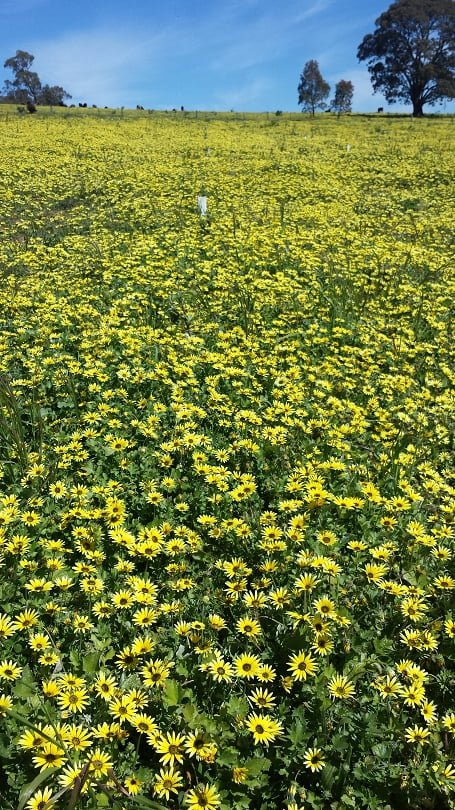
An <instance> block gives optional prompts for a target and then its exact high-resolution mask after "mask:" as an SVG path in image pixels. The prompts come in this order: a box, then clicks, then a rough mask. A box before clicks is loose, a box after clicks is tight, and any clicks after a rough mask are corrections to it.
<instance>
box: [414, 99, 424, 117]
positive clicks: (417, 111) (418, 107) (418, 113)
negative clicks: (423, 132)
mask: <svg viewBox="0 0 455 810" xmlns="http://www.w3.org/2000/svg"><path fill="white" fill-rule="evenodd" d="M412 114H413V116H414V118H421V117H422V115H423V103H422V101H421V99H420V98H418V99H416V100H415V101H413V102H412Z"/></svg>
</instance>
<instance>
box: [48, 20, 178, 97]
mask: <svg viewBox="0 0 455 810" xmlns="http://www.w3.org/2000/svg"><path fill="white" fill-rule="evenodd" d="M168 46H169V35H168V34H167V32H163V33H160V34H154V35H144V34H143V33H142V34H141V33H139V32H137V31H129V32H128V31H105V30H98V29H97V30H91V31H85V32H84V31H79V32H76V33H70V34H65V35H63V36H61V37H60V38H59V39H56V40H49V41H47V42H46V41H44V42H43V41H42V42H36V43H34V48H35V50H34V52H35V53H37V54H38V56H37V57H36V60H35V65H36V70H37V72H38V73H39V75H40V77H41V79H42V80H43V81H44V82H49V83H50V84H54V83H58V84H60V85H62V86H63V87H64V88H65V89H66V90H68V91H69V92H70V93H71V95H72V96H73V98H74V99H76V100H77V99H81V100H87V101H88V102H89V103H92V102H93V103H94V102H96V103H98V104H106V105H108V106H110V105H113V106H115V105H117V104H119V103H122V101H121V99H122V98H124V97H125V101H127V100H128V98H129V97H130V95H131V93H130V90H129V88H130V86H131V85H132V84H134V83H135V81H136V80H137V77H138V75H139V76H140V75H141V74H142V73H143V71H144V68H146V69H147V70H153V68H156V67H157V65H158V64H159V62H160V60H162V58H163V55H164V53H165V52H166V50H167V48H168ZM119 99H120V101H119Z"/></svg>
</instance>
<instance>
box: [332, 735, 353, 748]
mask: <svg viewBox="0 0 455 810" xmlns="http://www.w3.org/2000/svg"><path fill="white" fill-rule="evenodd" d="M331 742H332V747H333V748H334V749H335V751H346V748H349V739H348V738H347V737H343V735H342V734H334V736H333V737H332V740H331Z"/></svg>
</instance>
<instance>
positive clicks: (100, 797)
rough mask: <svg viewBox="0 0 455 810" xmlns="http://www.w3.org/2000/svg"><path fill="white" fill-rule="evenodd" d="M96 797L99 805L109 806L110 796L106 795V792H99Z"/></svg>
mask: <svg viewBox="0 0 455 810" xmlns="http://www.w3.org/2000/svg"><path fill="white" fill-rule="evenodd" d="M94 798H95V801H96V806H97V807H109V804H110V801H109V796H106V794H105V793H97V794H96V795H95V797H94Z"/></svg>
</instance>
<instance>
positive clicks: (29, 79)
mask: <svg viewBox="0 0 455 810" xmlns="http://www.w3.org/2000/svg"><path fill="white" fill-rule="evenodd" d="M34 59H35V57H34V56H32V54H31V53H27V51H16V54H15V56H10V58H9V59H7V60H6V62H5V64H4V67H6V68H9V69H10V70H12V72H13V75H14V79H12V80H10V79H7V80H6V82H5V86H4V93H5V97H6V99H7V100H8V101H14V102H18V103H20V104H29V103H31V104H55V105H59V104H60V105H61V104H63V103H64V101H65V99H66V98H71V96H70V94H69V93H67V92H66V90H64V89H63V87H59V86H58V85H54V86H53V87H49V85H48V84H45V85H44V87H43V86H42V85H41V81H40V78H39V76H38V74H37V73H35V72H34V71H33V70H30V68H31V66H32V63H33V61H34Z"/></svg>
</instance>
